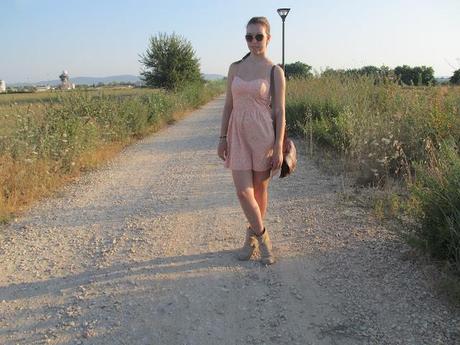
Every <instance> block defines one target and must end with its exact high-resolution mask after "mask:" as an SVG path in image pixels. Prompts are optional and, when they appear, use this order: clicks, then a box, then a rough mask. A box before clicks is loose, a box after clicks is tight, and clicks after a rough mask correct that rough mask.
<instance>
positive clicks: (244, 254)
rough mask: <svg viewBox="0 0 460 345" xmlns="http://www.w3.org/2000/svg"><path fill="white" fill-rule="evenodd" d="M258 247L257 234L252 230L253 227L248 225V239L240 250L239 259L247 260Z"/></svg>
mask: <svg viewBox="0 0 460 345" xmlns="http://www.w3.org/2000/svg"><path fill="white" fill-rule="evenodd" d="M257 247H258V242H257V236H256V235H255V234H254V232H252V229H251V228H250V227H248V228H247V229H246V239H245V241H244V245H243V247H242V248H241V249H240V250H239V251H238V254H237V257H238V260H241V261H247V260H249V259H250V258H251V256H252V254H254V251H255V250H256V249H257Z"/></svg>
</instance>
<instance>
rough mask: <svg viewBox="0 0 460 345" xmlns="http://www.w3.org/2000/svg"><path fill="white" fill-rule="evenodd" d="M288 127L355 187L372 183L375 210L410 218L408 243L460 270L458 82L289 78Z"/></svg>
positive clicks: (388, 216) (361, 78)
mask: <svg viewBox="0 0 460 345" xmlns="http://www.w3.org/2000/svg"><path fill="white" fill-rule="evenodd" d="M286 99H287V103H286V116H287V122H288V126H289V127H290V129H291V131H297V132H298V133H301V134H303V135H305V136H306V137H307V139H308V140H307V141H309V140H310V138H312V142H313V143H314V146H315V147H316V150H315V151H317V152H318V154H319V156H320V157H321V160H322V161H325V160H324V157H325V153H326V152H330V151H332V152H335V154H336V155H337V156H338V157H339V159H338V160H336V161H341V162H342V163H343V164H342V165H341V167H340V168H341V169H343V171H342V172H344V173H347V174H349V175H351V176H353V177H354V180H355V183H356V185H357V186H371V187H375V188H374V190H375V191H376V193H375V194H374V196H375V197H374V198H373V199H372V200H370V202H371V203H372V204H373V207H374V210H375V212H376V214H377V215H378V216H380V217H382V218H389V219H398V220H402V219H412V220H415V221H416V224H417V225H416V226H414V227H409V226H407V224H405V225H400V226H399V228H404V229H406V230H407V231H406V230H405V231H404V233H401V235H403V236H404V237H406V238H407V240H408V241H409V242H411V243H412V244H414V245H416V246H418V247H420V248H422V249H423V250H425V251H427V252H428V253H430V254H431V255H432V256H434V257H435V258H438V259H441V260H445V259H447V260H449V261H450V262H452V263H453V264H454V266H455V269H456V270H457V272H459V273H460V155H459V145H460V87H453V86H450V87H449V86H434V87H401V86H400V85H398V84H396V83H393V82H387V83H383V82H379V81H377V80H374V79H373V78H370V77H354V78H352V77H349V78H340V77H321V78H312V79H306V80H292V81H289V82H288V83H287V95H286Z"/></svg>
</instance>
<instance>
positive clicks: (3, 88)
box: [0, 80, 6, 92]
mask: <svg viewBox="0 0 460 345" xmlns="http://www.w3.org/2000/svg"><path fill="white" fill-rule="evenodd" d="M0 92H6V83H5V81H4V80H0Z"/></svg>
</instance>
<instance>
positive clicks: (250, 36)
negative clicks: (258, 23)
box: [244, 34, 264, 42]
mask: <svg viewBox="0 0 460 345" xmlns="http://www.w3.org/2000/svg"><path fill="white" fill-rule="evenodd" d="M244 37H245V38H246V41H248V42H252V40H253V39H254V38H255V39H256V41H257V42H260V41H262V40H263V39H264V35H263V34H257V35H255V36H252V35H250V34H247V35H246V36H244Z"/></svg>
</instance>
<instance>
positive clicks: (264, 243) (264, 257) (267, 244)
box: [257, 228, 275, 265]
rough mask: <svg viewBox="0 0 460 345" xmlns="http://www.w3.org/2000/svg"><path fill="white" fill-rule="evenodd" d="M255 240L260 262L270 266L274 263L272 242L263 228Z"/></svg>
mask: <svg viewBox="0 0 460 345" xmlns="http://www.w3.org/2000/svg"><path fill="white" fill-rule="evenodd" d="M257 240H258V243H259V251H260V258H261V260H260V261H261V262H262V263H263V264H265V265H271V264H273V263H275V256H274V255H273V249H272V241H271V240H270V237H269V236H268V232H267V230H266V229H265V228H264V231H263V233H262V234H260V235H258V236H257Z"/></svg>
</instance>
